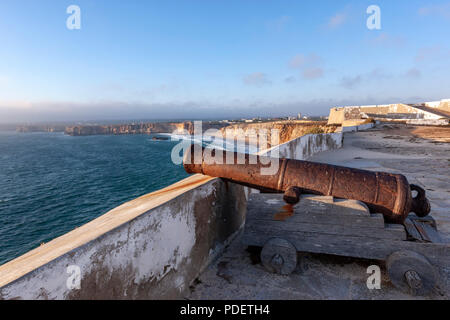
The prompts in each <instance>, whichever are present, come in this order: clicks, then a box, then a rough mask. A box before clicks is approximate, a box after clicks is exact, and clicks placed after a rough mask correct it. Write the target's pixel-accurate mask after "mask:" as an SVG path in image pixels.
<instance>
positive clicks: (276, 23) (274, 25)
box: [267, 16, 292, 31]
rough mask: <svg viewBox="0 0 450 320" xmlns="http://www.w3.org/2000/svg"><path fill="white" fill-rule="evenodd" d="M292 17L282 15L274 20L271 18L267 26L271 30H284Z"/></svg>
mask: <svg viewBox="0 0 450 320" xmlns="http://www.w3.org/2000/svg"><path fill="white" fill-rule="evenodd" d="M291 21H292V18H291V17H290V16H281V17H278V18H276V19H274V20H271V21H269V22H268V23H267V26H268V28H269V29H270V30H275V31H281V30H283V29H284V28H285V27H286V26H287V25H288V24H289V23H290V22H291Z"/></svg>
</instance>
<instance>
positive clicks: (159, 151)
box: [0, 132, 188, 265]
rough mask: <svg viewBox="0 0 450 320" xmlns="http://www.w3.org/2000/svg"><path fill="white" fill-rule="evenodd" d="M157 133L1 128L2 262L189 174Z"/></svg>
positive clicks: (0, 253)
mask: <svg viewBox="0 0 450 320" xmlns="http://www.w3.org/2000/svg"><path fill="white" fill-rule="evenodd" d="M153 137H154V136H153V135H116V136H113V135H99V136H79V137H73V136H68V135H65V134H63V133H16V132H0V265H1V264H4V263H6V262H8V261H10V260H12V259H14V258H16V257H18V256H20V255H22V254H24V253H26V252H27V251H29V250H31V249H34V248H36V247H38V246H40V245H41V244H43V243H46V242H49V241H51V240H52V239H54V238H56V237H58V236H61V235H63V234H64V233H67V232H69V231H71V230H73V229H75V228H77V227H80V226H81V225H83V224H85V223H87V222H89V221H91V220H93V219H95V218H97V217H99V216H100V215H102V214H104V213H106V212H108V211H109V210H111V209H113V208H115V207H117V206H119V205H121V204H122V203H124V202H127V201H129V200H132V199H135V198H137V197H139V196H142V195H144V194H147V193H149V192H152V191H155V190H158V189H161V188H164V187H166V186H169V185H171V184H173V183H174V182H176V181H179V180H181V179H183V178H186V177H187V176H188V174H187V173H186V172H185V171H184V169H183V167H182V165H180V164H174V163H173V162H172V160H171V152H172V149H173V147H174V146H175V145H176V144H178V143H179V141H172V139H171V138H169V139H168V140H154V139H153Z"/></svg>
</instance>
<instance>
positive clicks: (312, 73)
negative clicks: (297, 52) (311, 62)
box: [302, 67, 323, 80]
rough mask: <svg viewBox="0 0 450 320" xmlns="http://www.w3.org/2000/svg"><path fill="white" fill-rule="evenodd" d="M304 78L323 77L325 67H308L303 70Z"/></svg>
mask: <svg viewBox="0 0 450 320" xmlns="http://www.w3.org/2000/svg"><path fill="white" fill-rule="evenodd" d="M302 75H303V78H305V79H309V80H313V79H318V78H321V77H323V69H322V68H320V67H311V68H306V69H304V70H303V71H302Z"/></svg>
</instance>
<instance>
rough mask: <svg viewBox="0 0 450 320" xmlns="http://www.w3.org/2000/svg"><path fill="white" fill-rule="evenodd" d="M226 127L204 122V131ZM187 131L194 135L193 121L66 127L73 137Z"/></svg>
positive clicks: (217, 123) (221, 124) (222, 124)
mask: <svg viewBox="0 0 450 320" xmlns="http://www.w3.org/2000/svg"><path fill="white" fill-rule="evenodd" d="M224 126H226V124H224V123H220V122H209V121H204V122H203V123H202V130H203V131H206V130H208V129H211V128H214V129H220V128H222V127H224ZM183 130H186V131H187V132H188V133H189V134H193V133H194V123H193V122H192V121H184V122H149V123H138V124H117V125H103V126H102V125H80V126H73V127H66V129H65V131H64V132H65V133H66V134H68V135H71V136H89V135H105V134H109V135H122V134H150V133H172V132H174V131H178V132H180V133H181V132H183Z"/></svg>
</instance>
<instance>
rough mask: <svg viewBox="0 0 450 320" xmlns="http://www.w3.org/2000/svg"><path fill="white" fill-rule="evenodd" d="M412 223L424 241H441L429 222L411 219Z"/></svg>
mask: <svg viewBox="0 0 450 320" xmlns="http://www.w3.org/2000/svg"><path fill="white" fill-rule="evenodd" d="M413 224H414V226H415V227H416V229H417V231H418V232H419V233H420V235H421V237H422V239H423V240H424V241H426V242H433V243H442V238H441V236H440V235H439V233H438V232H437V230H436V229H435V228H434V227H433V226H432V225H431V224H430V223H429V222H422V221H420V220H413Z"/></svg>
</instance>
